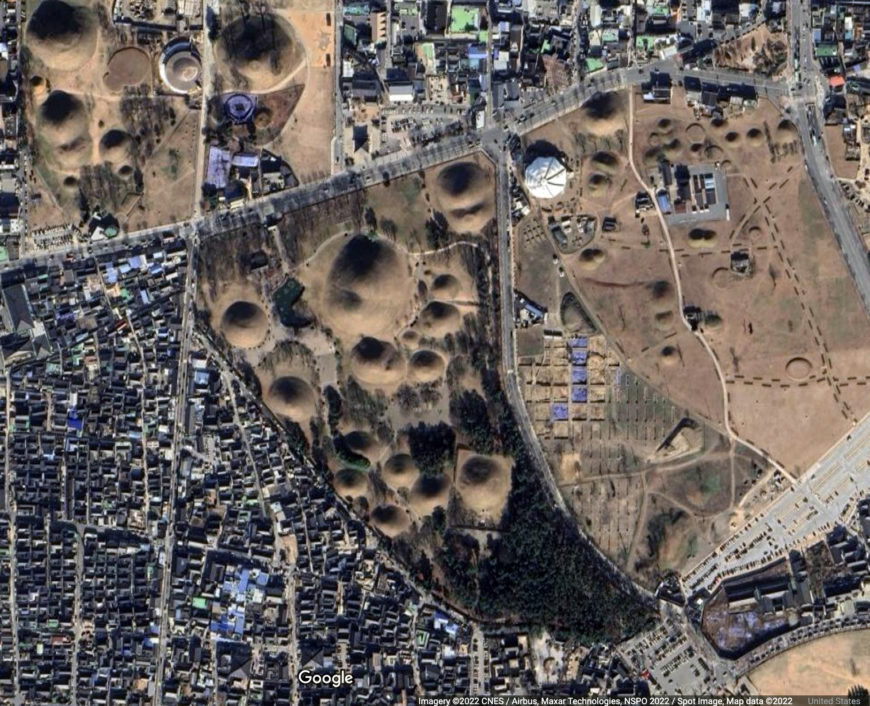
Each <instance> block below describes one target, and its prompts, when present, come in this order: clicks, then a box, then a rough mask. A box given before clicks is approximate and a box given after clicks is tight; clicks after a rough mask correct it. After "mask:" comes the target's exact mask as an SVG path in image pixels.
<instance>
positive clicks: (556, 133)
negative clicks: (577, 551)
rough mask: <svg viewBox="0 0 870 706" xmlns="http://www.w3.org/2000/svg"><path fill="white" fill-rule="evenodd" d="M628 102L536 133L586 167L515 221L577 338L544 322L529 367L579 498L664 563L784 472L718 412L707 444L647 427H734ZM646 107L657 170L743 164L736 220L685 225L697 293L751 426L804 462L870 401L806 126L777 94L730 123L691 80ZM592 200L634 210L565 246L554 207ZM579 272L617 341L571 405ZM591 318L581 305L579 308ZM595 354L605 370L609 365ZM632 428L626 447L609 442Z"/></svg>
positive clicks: (554, 453)
mask: <svg viewBox="0 0 870 706" xmlns="http://www.w3.org/2000/svg"><path fill="white" fill-rule="evenodd" d="M609 105H610V106H611V108H613V110H614V111H615V112H616V113H617V115H614V114H613V113H611V114H610V115H609V116H608V118H607V121H606V125H607V126H608V127H607V129H600V125H599V126H598V127H596V129H594V130H592V129H587V128H586V127H585V123H584V120H583V117H584V116H581V115H580V114H579V113H574V114H571V115H568V116H565V118H563V119H561V120H556V121H554V122H552V123H550V124H548V125H547V126H544V127H543V128H541V129H540V130H538V131H535V132H533V133H532V134H531V135H529V136H528V137H527V139H526V145H527V146H529V145H533V144H535V143H536V142H541V141H543V142H546V143H549V144H550V145H551V146H553V147H554V148H555V149H557V150H559V151H560V152H561V153H562V155H563V161H564V162H565V164H566V165H567V166H569V168H570V169H571V171H572V174H571V176H570V178H569V181H568V187H567V188H566V190H565V192H564V193H563V194H562V195H561V196H559V197H557V198H556V199H553V200H549V201H541V202H537V201H535V200H534V199H533V200H532V201H531V208H532V212H531V214H529V215H528V216H526V217H525V218H523V219H522V220H521V221H520V222H519V223H518V224H517V227H516V228H515V230H514V243H515V247H516V248H517V257H516V259H517V261H518V264H517V275H518V277H517V283H518V287H519V288H520V289H521V290H522V291H523V292H525V293H526V294H528V295H529V296H530V297H532V298H533V299H537V300H540V302H541V303H543V304H544V305H545V306H547V307H548V309H549V310H550V314H548V316H549V317H550V318H549V319H548V324H547V325H548V327H549V329H550V330H551V331H552V329H553V328H554V327H555V328H558V327H559V326H560V324H561V326H562V327H563V329H564V333H562V336H564V338H562V339H560V338H558V337H557V338H552V336H553V334H552V333H551V334H550V338H548V337H547V336H545V337H544V339H543V342H542V343H541V341H539V340H537V339H536V340H535V342H534V345H532V343H531V341H529V345H525V346H524V347H523V348H522V350H521V353H523V358H521V360H520V361H519V362H520V366H519V373H520V378H521V380H522V384H523V388H522V389H523V394H524V397H525V400H526V404H527V406H528V408H529V413H530V416H531V417H532V420H533V423H534V425H535V428H536V431H537V433H538V436H539V438H540V439H541V441H542V444H543V446H544V449H545V453H546V454H547V456H548V458H549V459H550V462H551V464H552V466H553V468H554V473H555V475H556V478H557V482H558V484H559V486H560V487H561V488H562V491H563V493H564V494H565V497H566V499H568V500H569V501H570V503H571V504H572V506H573V507H574V508H575V511H576V512H577V515H578V517H580V518H581V521H583V522H584V525H585V527H586V529H587V531H589V532H590V534H591V535H592V537H593V538H594V539H595V541H596V543H598V545H599V546H600V547H602V549H603V550H604V551H605V552H606V553H608V554H609V555H610V556H611V557H612V558H614V559H615V560H616V561H617V563H619V564H620V565H622V566H624V567H626V569H627V570H628V571H629V572H631V573H633V574H634V575H636V576H638V577H639V578H641V579H642V580H647V581H652V582H654V581H655V579H656V576H658V575H660V573H659V572H663V571H666V570H668V569H677V570H680V569H682V568H685V567H687V566H688V565H690V564H691V563H692V562H693V561H695V560H696V558H697V557H698V556H701V555H703V554H705V553H706V552H708V551H709V550H711V549H712V548H713V547H715V546H716V545H717V544H718V543H719V542H721V541H722V540H723V539H724V538H725V537H727V536H728V533H729V531H730V530H731V528H733V527H734V526H735V525H736V524H738V523H741V522H744V521H746V520H747V519H749V518H751V517H752V516H753V515H754V514H755V513H756V512H758V510H759V508H760V507H762V506H763V504H764V502H763V501H764V498H765V497H770V492H772V490H773V489H772V488H771V487H769V483H768V480H767V478H768V476H767V475H765V463H764V462H763V461H762V460H761V459H759V458H758V457H757V456H755V455H754V454H752V453H750V452H749V451H748V450H746V449H745V448H742V447H740V446H736V447H732V446H730V445H729V443H728V440H727V438H725V437H723V436H717V435H716V433H715V432H714V431H713V430H710V429H708V430H707V431H706V432H705V439H707V441H705V442H704V443H703V444H702V446H701V447H700V450H697V449H696V450H694V451H686V452H684V453H683V455H682V456H679V455H678V456H676V457H674V458H673V459H670V458H660V457H659V456H658V454H657V453H653V450H652V449H651V448H650V447H648V446H644V441H645V442H647V443H653V444H655V443H659V442H660V441H661V440H662V439H663V438H664V434H665V433H667V430H666V428H665V427H663V426H661V424H664V423H665V419H671V423H675V421H676V418H678V417H679V414H683V415H685V416H686V417H689V418H694V419H696V420H699V421H700V420H704V421H707V422H709V423H711V424H712V425H713V426H714V427H715V428H716V429H719V430H722V429H723V427H724V417H723V415H724V410H725V404H724V402H725V401H724V400H723V399H722V393H721V389H722V385H721V382H720V380H719V378H718V376H717V374H716V370H715V366H714V365H713V361H712V360H711V358H710V355H709V354H708V353H707V351H705V350H704V348H703V347H702V345H701V344H700V341H699V340H698V339H697V338H696V337H695V336H693V335H692V334H691V333H690V332H689V331H688V330H687V329H686V328H685V326H684V324H683V322H682V321H681V318H680V311H679V309H678V302H677V295H676V285H675V282H674V279H673V275H672V271H671V267H670V261H669V255H668V251H667V246H666V242H665V240H664V238H663V236H662V233H661V231H660V227H659V224H658V219H657V218H656V217H655V215H654V214H652V213H651V212H648V213H646V214H640V216H635V214H634V209H633V201H634V196H635V194H636V193H637V191H638V190H639V189H640V184H639V183H638V182H637V180H636V179H635V178H634V176H633V174H632V173H631V170H630V168H629V166H628V159H627V152H626V150H627V132H626V130H625V128H624V127H622V128H621V127H620V125H625V123H624V120H621V119H620V117H619V115H618V113H619V111H620V108H619V106H620V105H624V102H620V101H611V102H610V103H609ZM614 106H615V108H614ZM636 108H637V116H636V122H635V135H636V136H637V141H636V143H635V160H636V163H637V164H638V167H639V170H640V171H641V174H642V175H643V176H644V178H647V172H648V170H650V169H653V168H655V165H656V160H657V159H658V157H659V155H664V156H666V157H667V158H669V159H671V160H673V161H676V162H684V163H688V164H692V163H711V162H718V163H719V164H720V166H721V168H722V169H723V170H724V171H725V173H726V174H727V175H728V176H727V186H728V193H729V196H728V203H729V210H730V219H729V220H723V221H707V222H703V223H698V224H695V225H692V226H679V227H676V226H674V227H671V228H670V232H671V236H672V239H673V243H674V247H675V250H676V259H677V262H678V267H679V272H680V277H681V282H682V286H683V290H684V296H685V301H686V303H687V304H693V305H697V306H699V307H701V308H702V310H703V311H705V312H708V314H710V315H709V316H708V317H707V320H706V322H705V323H704V324H703V326H702V328H703V334H704V336H705V337H706V339H707V340H708V341H709V343H710V345H711V346H712V349H713V351H714V353H715V356H716V359H717V360H718V363H719V365H720V366H721V367H722V370H723V372H724V376H725V382H726V389H727V391H728V410H729V414H730V420H731V424H732V426H733V428H734V429H735V430H736V431H737V433H738V434H739V435H740V437H741V438H744V439H746V440H748V441H750V442H752V443H754V444H755V445H757V446H758V447H760V448H761V449H764V450H765V451H767V452H768V453H770V454H771V456H772V457H773V458H774V459H775V460H777V461H779V462H781V463H783V464H784V465H786V466H787V467H788V468H789V470H791V471H794V472H801V471H802V470H803V469H805V468H806V467H807V466H809V465H810V464H811V463H812V462H813V461H815V460H816V459H817V458H818V457H819V456H820V455H821V454H822V453H823V452H824V451H825V450H826V449H827V448H828V447H829V446H830V444H831V443H833V442H834V441H835V440H836V439H837V438H839V436H840V435H841V434H842V433H843V432H844V431H845V430H846V429H847V428H848V427H849V426H850V425H851V422H852V420H853V419H854V418H856V417H858V416H861V415H863V414H865V413H866V412H867V406H868V404H870V401H868V400H866V399H864V397H866V396H862V395H861V392H862V390H864V389H866V387H865V383H866V381H867V377H866V376H867V374H868V372H870V371H868V363H867V362H866V361H865V360H864V359H862V358H861V353H860V351H861V350H866V347H867V345H868V344H870V338H868V333H870V324H868V321H867V319H866V317H865V315H864V313H863V311H862V310H861V308H860V306H859V304H858V298H857V294H856V293H855V291H854V287H853V285H852V283H851V280H850V279H849V278H848V274H847V272H846V270H845V268H844V266H843V263H842V259H841V257H840V254H839V252H838V250H837V249H836V245H835V241H834V239H833V237H832V234H831V233H830V230H829V228H828V227H827V225H826V223H825V222H824V219H823V218H822V215H821V211H820V208H819V204H818V201H817V199H816V197H815V195H814V194H813V192H812V190H811V189H810V188H809V185H808V183H807V182H806V180H805V178H804V173H803V170H802V168H801V167H800V160H801V157H800V146H799V143H798V142H797V140H796V134H795V130H794V127H793V126H792V125H791V124H790V123H789V122H787V121H784V120H783V118H782V117H781V116H780V114H779V113H778V111H777V110H776V109H775V108H774V106H772V105H771V104H769V103H767V102H762V103H761V104H760V105H759V107H758V108H757V109H754V110H747V111H746V112H745V113H744V114H742V115H730V116H729V117H728V119H727V121H724V122H722V123H717V124H714V123H712V122H711V121H710V120H709V119H706V118H700V117H696V116H695V115H694V114H693V113H692V111H690V110H689V109H688V108H686V107H685V104H684V98H683V96H682V94H681V93H680V92H679V91H675V96H674V103H673V105H671V106H664V107H662V106H646V105H643V104H642V102H641V101H640V100H639V99H638V100H637V102H636ZM794 204H799V207H798V208H795V206H794ZM580 214H585V215H587V216H591V217H593V218H595V219H596V220H597V222H598V223H599V224H600V221H601V219H602V218H603V217H604V216H613V217H615V218H616V219H617V223H618V224H617V227H616V228H615V230H614V231H612V232H608V233H603V232H602V231H601V228H600V225H599V226H597V227H596V228H595V231H594V236H588V237H585V236H584V237H583V238H580V239H579V240H578V241H577V242H578V244H577V245H576V247H572V248H569V249H567V250H561V249H559V248H556V246H555V244H554V241H553V238H552V236H551V235H550V234H549V232H548V230H547V227H546V222H547V219H548V218H550V217H553V218H555V219H556V220H560V219H562V218H563V217H566V216H568V217H571V218H575V217H579V216H580ZM693 229H703V231H704V232H703V233H700V234H698V233H692V230H693ZM736 251H740V252H748V253H749V256H750V259H751V262H752V274H751V275H749V276H738V275H737V274H734V273H732V272H731V269H730V267H731V254H732V252H736ZM554 255H555V261H554ZM560 269H561V270H563V271H564V277H560V276H559V274H560V273H559V270H560ZM566 292H571V293H573V294H575V295H576V297H577V298H578V299H579V300H580V302H581V303H582V306H583V308H585V309H586V312H587V314H588V316H589V317H590V318H591V319H592V320H593V322H594V324H595V325H596V326H597V327H598V328H599V329H600V331H601V332H602V334H603V338H604V339H606V346H605V347H604V349H602V350H601V351H598V352H596V353H590V358H589V360H590V363H589V365H588V370H589V380H590V383H589V388H588V390H589V402H588V403H587V404H581V405H576V404H570V403H569V404H568V416H569V418H568V419H567V420H564V421H553V420H552V419H551V412H550V405H551V404H552V403H554V402H560V401H564V400H566V399H568V395H569V390H570V388H569V377H568V375H569V372H570V370H569V367H568V364H567V359H566V357H565V352H564V351H565V345H566V344H567V338H568V336H569V335H570V331H569V327H568V325H567V324H566V322H565V321H563V320H562V316H561V312H560V311H559V307H558V302H559V301H560V300H561V298H562V297H563V296H564V295H565V293H566ZM556 312H559V314H558V316H557V315H556ZM582 318H583V317H582V316H578V315H573V318H572V322H573V323H572V325H577V324H578V322H581V321H582ZM524 333H525V332H524ZM593 340H597V339H596V337H594V336H593V337H592V338H590V344H589V345H590V350H591V347H592V346H593V343H592V341H593ZM596 345H597V344H596ZM599 357H600V358H601V360H602V361H603V364H601V363H599V362H598V360H599ZM593 361H596V362H595V364H594V367H595V370H596V371H598V370H601V371H603V373H600V372H595V371H593ZM617 369H618V370H617ZM629 370H630V371H631V373H634V374H637V375H638V376H640V378H642V379H643V380H644V381H646V383H649V387H648V388H644V389H643V390H641V389H639V390H638V391H637V392H636V393H635V392H631V391H630V389H623V388H624V383H620V382H619V380H620V379H623V380H624V378H625V374H626V373H627V372H628V371H629ZM847 370H848V373H847V372H846V371H847ZM593 378H595V380H596V381H595V382H594V383H593V382H592V381H593ZM859 383H860V384H859ZM635 394H638V395H641V399H646V400H647V402H646V403H645V404H646V405H647V406H646V407H645V408H639V409H638V410H637V412H633V411H631V409H633V408H629V409H624V410H622V411H620V410H621V407H620V405H623V404H624V402H622V401H617V400H623V399H627V398H626V397H625V396H626V395H628V396H629V397H631V396H632V395H635ZM656 395H662V396H663V397H664V398H667V400H670V402H672V403H673V404H674V405H675V406H676V409H675V410H671V411H667V408H666V407H661V408H660V409H661V410H662V414H663V415H664V416H657V417H655V416H652V417H649V418H648V419H647V418H645V417H644V416H643V415H645V414H647V413H648V412H644V411H641V410H642V409H646V410H649V409H652V407H651V406H650V405H660V404H661V402H659V401H658V398H656V397H655V396H656ZM666 411H667V413H665V412H666ZM635 414H637V415H638V416H637V417H635V416H633V415H635ZM674 414H676V415H677V417H676V418H674V416H673V415H674ZM621 415H627V416H625V417H623V416H621ZM669 415H670V416H669ZM623 419H629V420H633V423H636V424H637V428H634V427H633V426H631V425H630V424H626V423H625V422H624V421H623ZM644 419H647V421H643V420H644ZM819 419H825V420H826V423H825V424H819V423H818V420H819ZM656 420H657V421H656ZM711 434H712V435H713V436H710V435H711ZM714 437H716V438H714ZM596 439H598V441H597V442H596ZM615 448H619V449H620V450H621V456H620V455H618V454H617V456H618V457H619V458H620V463H617V462H616V461H615V460H614V459H615V458H616V457H614V459H611V457H610V456H609V455H608V454H610V453H611V449H615ZM614 453H615V452H614ZM608 469H609V470H608ZM750 496H751V497H750Z"/></svg>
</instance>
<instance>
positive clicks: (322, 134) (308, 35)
mask: <svg viewBox="0 0 870 706" xmlns="http://www.w3.org/2000/svg"><path fill="white" fill-rule="evenodd" d="M274 9H275V12H276V14H278V15H279V16H280V17H283V18H285V19H286V20H287V21H288V22H289V23H290V24H291V25H292V27H293V29H294V32H295V34H296V37H297V38H298V39H299V41H300V42H301V44H302V49H303V51H304V54H305V66H304V69H302V70H301V71H299V73H298V74H297V75H296V76H295V77H294V80H297V82H300V81H301V82H303V83H304V86H305V87H304V89H303V90H302V95H301V97H300V98H299V102H298V103H297V104H296V106H295V108H294V109H293V113H292V115H291V116H290V120H289V121H288V122H287V124H286V125H285V127H284V129H283V130H282V132H281V134H280V135H279V136H278V137H277V138H276V139H275V142H274V143H273V145H272V147H270V149H272V148H274V149H275V150H276V151H277V152H278V153H279V154H281V155H283V156H284V157H285V159H287V161H288V162H289V163H290V165H291V166H292V167H293V170H294V172H295V173H296V175H297V177H298V178H299V180H300V181H303V182H305V181H312V180H314V179H317V178H320V177H323V176H326V175H328V174H329V173H330V171H331V161H330V160H331V141H332V133H333V128H334V125H335V120H334V115H335V112H334V111H335V96H334V93H335V90H334V81H333V70H334V66H335V61H336V58H335V57H334V56H333V50H334V48H335V42H334V37H335V34H334V33H335V27H336V21H335V18H334V17H333V14H334V12H333V11H334V5H333V4H332V3H329V2H325V1H324V0H281V1H279V2H277V3H275V5H274Z"/></svg>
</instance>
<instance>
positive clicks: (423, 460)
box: [405, 422, 456, 476]
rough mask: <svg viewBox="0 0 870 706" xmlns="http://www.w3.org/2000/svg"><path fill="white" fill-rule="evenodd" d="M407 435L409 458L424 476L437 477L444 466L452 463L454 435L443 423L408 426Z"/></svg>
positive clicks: (421, 423)
mask: <svg viewBox="0 0 870 706" xmlns="http://www.w3.org/2000/svg"><path fill="white" fill-rule="evenodd" d="M405 431H406V432H407V434H408V445H409V446H410V451H411V458H413V459H414V463H415V464H416V465H417V468H419V469H420V473H422V474H423V475H424V476H438V475H441V473H442V472H443V471H444V466H445V465H446V464H448V463H452V462H453V455H454V452H455V447H456V434H455V433H454V432H453V429H451V428H450V426H449V425H447V424H445V423H444V422H439V423H438V424H424V423H423V422H420V423H419V424H418V425H417V426H409V427H407V428H406V429H405Z"/></svg>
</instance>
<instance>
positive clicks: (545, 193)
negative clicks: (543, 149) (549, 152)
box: [525, 157, 568, 199]
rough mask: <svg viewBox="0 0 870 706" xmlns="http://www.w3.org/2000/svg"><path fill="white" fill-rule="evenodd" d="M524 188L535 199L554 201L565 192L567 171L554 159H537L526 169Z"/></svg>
mask: <svg viewBox="0 0 870 706" xmlns="http://www.w3.org/2000/svg"><path fill="white" fill-rule="evenodd" d="M525 178H526V188H527V189H528V190H529V194H530V195H532V196H533V197H535V198H536V199H554V198H556V197H557V196H559V195H560V194H561V193H562V192H563V191H565V185H566V184H567V183H568V170H567V169H565V166H564V165H563V164H562V163H561V162H560V161H559V160H558V159H556V158H555V157H538V158H537V159H535V160H533V161H532V163H531V164H529V166H527V167H526V173H525Z"/></svg>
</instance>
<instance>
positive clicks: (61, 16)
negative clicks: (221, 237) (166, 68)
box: [22, 0, 196, 230]
mask: <svg viewBox="0 0 870 706" xmlns="http://www.w3.org/2000/svg"><path fill="white" fill-rule="evenodd" d="M110 13H111V9H110V8H109V6H108V5H106V4H105V3H101V2H86V1H82V0H72V1H71V2H69V3H67V2H64V1H63V0H42V1H41V2H32V3H29V4H28V8H27V15H28V17H29V19H28V22H27V24H26V26H25V30H24V33H23V39H22V49H23V54H24V55H25V56H26V57H27V61H26V62H24V66H25V71H26V75H25V76H24V79H25V80H24V81H23V82H22V94H23V100H24V111H25V117H26V120H27V126H28V130H29V132H30V134H31V135H32V137H33V145H34V182H35V183H34V184H33V189H34V191H38V192H39V193H40V194H41V196H42V201H43V205H41V206H40V207H39V208H37V209H34V211H33V213H32V214H31V215H32V217H31V219H30V223H29V227H30V228H31V229H32V230H37V229H40V228H45V227H50V226H53V225H59V224H62V223H66V222H69V221H70V220H73V221H75V220H77V215H78V203H79V193H80V192H84V194H85V196H86V197H87V200H88V202H89V204H90V206H91V207H92V208H93V207H97V206H102V207H103V208H105V209H107V210H108V211H110V212H112V213H114V214H115V215H116V216H117V217H118V219H119V221H120V222H121V224H122V225H123V226H126V227H128V228H142V227H147V226H152V225H159V224H160V223H164V222H168V221H170V220H174V218H172V216H177V217H178V218H184V217H186V216H188V215H189V214H190V211H191V209H192V203H193V202H192V197H193V185H192V181H191V180H190V178H189V174H187V170H186V167H187V165H189V164H190V163H191V154H192V152H191V150H195V147H196V136H195V135H194V136H193V139H192V138H191V135H190V134H189V130H188V129H187V126H188V122H187V121H186V118H187V117H188V116H190V115H194V117H193V121H192V122H195V120H196V118H195V114H193V113H191V111H190V110H189V109H188V108H187V107H186V105H185V102H184V101H183V100H175V99H172V98H158V97H156V96H155V94H154V89H155V81H156V80H157V79H156V76H155V74H154V70H153V67H154V65H155V61H154V57H153V56H152V55H151V54H150V53H149V52H148V51H147V50H146V49H144V48H139V47H136V46H135V45H134V44H133V41H132V38H131V37H130V36H129V33H128V32H127V30H126V29H123V28H115V27H112V26H111V23H110V21H109V20H108V19H107V15H109V14H110ZM124 91H128V92H124ZM130 91H132V92H133V93H135V95H136V97H135V98H134V97H131V95H132V94H130V93H129V92H130ZM182 126H184V127H182ZM179 130H180V131H181V133H187V134H184V139H183V145H182V144H181V141H180V140H179V139H178V138H176V140H177V141H179V144H178V145H176V146H175V147H174V148H170V149H173V150H174V152H177V153H178V155H179V156H178V160H177V161H178V164H179V165H180V166H179V168H177V169H172V170H170V169H169V164H168V163H167V161H166V159H167V157H166V155H167V154H168V149H165V148H164V145H162V144H161V141H162V140H163V138H164V137H167V136H168V140H169V139H171V136H172V135H173V134H175V133H177V132H179ZM134 134H135V135H137V139H136V140H134V139H133V137H132V136H133V135H134ZM137 169H139V170H141V171H142V174H143V179H144V182H145V184H146V188H147V187H148V186H152V187H153V186H154V184H155V179H154V176H153V175H152V172H160V173H161V184H162V185H167V186H168V187H169V189H170V191H169V193H171V194H172V195H173V199H172V200H171V205H167V206H166V207H161V206H159V205H157V204H165V203H168V202H167V200H166V198H165V193H164V194H157V195H155V196H156V198H158V199H160V200H159V201H152V202H149V201H147V200H146V201H145V202H141V203H140V201H141V199H140V197H139V195H138V194H137V193H136V184H135V179H134V177H135V173H136V170H137ZM170 171H172V174H170ZM179 194H181V197H180V198H179ZM188 194H189V195H188ZM152 207H153V208H152Z"/></svg>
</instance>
